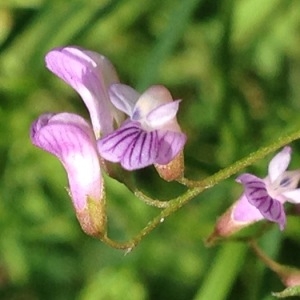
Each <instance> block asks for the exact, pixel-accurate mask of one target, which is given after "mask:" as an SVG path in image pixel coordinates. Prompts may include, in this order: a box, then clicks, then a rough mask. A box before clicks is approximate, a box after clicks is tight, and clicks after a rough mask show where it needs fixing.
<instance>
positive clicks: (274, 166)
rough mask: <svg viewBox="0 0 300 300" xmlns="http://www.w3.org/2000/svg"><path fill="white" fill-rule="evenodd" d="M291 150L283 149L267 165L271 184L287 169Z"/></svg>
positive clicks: (288, 148) (289, 148) (287, 147)
mask: <svg viewBox="0 0 300 300" xmlns="http://www.w3.org/2000/svg"><path fill="white" fill-rule="evenodd" d="M291 153H292V148H291V147H289V146H286V147H284V148H283V149H282V150H281V151H280V152H279V153H277V154H276V155H275V156H274V157H273V158H272V160H271V161H270V163H269V171H268V173H269V177H270V180H271V182H272V183H273V182H274V181H275V180H276V179H277V178H278V177H279V176H280V175H281V174H282V173H283V172H284V171H285V170H286V169H287V167H288V165H289V163H290V160H291Z"/></svg>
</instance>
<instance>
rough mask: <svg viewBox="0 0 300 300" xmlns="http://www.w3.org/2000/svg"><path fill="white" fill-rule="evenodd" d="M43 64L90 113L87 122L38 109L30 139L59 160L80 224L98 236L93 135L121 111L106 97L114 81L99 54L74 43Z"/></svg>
mask: <svg viewBox="0 0 300 300" xmlns="http://www.w3.org/2000/svg"><path fill="white" fill-rule="evenodd" d="M45 60H46V66H47V68H48V69H49V70H50V71H52V72H53V73H54V74H56V75H57V76H58V77H60V78H61V79H63V80H64V81H65V82H66V83H68V84H69V85H70V86H71V87H73V88H74V89H75V90H76V91H77V92H78V93H79V94H80V96H81V97H82V99H83V101H84V103H85V105H86V106H87V109H88V111H89V113H90V117H91V122H92V126H90V124H89V123H88V122H87V121H85V120H84V119H83V118H82V117H80V116H78V115H76V114H71V113H59V114H43V115H41V116H40V117H39V118H38V119H37V120H36V121H35V122H34V123H33V124H32V126H31V133H30V136H31V141H32V143H33V144H34V145H35V146H37V147H39V148H41V149H43V150H45V151H47V152H50V153H51V154H54V155H55V156H56V157H58V158H59V160H60V161H61V162H62V164H63V166H64V168H65V170H66V172H67V175H68V180H69V194H70V196H71V198H72V201H73V206H74V209H75V211H76V215H77V218H78V220H79V222H80V225H81V227H82V229H83V230H84V231H85V232H86V233H88V234H90V235H96V236H99V235H100V234H103V233H104V231H105V224H106V218H105V214H104V209H105V203H104V202H105V201H104V198H105V194H104V186H103V179H102V175H101V170H100V161H99V154H98V150H97V144H96V139H97V138H99V137H100V136H101V135H103V136H105V135H107V134H109V133H110V132H112V131H113V129H114V121H115V122H116V123H117V124H120V123H121V121H122V120H123V115H124V114H123V113H122V112H120V111H118V110H117V109H116V108H115V107H114V106H113V105H112V104H111V102H110V100H109V96H108V87H109V85H110V84H112V83H115V82H119V80H118V76H117V74H116V71H115V69H114V67H113V66H112V64H111V63H110V61H109V60H108V59H106V58H105V57H104V56H102V55H100V54H97V53H95V52H92V51H87V50H84V49H80V48H78V47H63V48H55V49H53V50H51V51H50V52H49V53H47V55H46V57H45Z"/></svg>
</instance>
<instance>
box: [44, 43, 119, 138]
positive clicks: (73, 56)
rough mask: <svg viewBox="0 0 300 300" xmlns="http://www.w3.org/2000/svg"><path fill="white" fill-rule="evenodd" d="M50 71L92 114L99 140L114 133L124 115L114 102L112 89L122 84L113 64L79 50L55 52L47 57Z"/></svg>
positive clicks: (86, 51)
mask: <svg viewBox="0 0 300 300" xmlns="http://www.w3.org/2000/svg"><path fill="white" fill-rule="evenodd" d="M45 60H46V67H47V68H48V69H49V70H50V71H52V72H53V73H54V74H55V75H57V76H58V77H60V78H61V79H63V80H64V81H65V82H66V83H67V84H69V85H70V86H71V87H72V88H73V89H75V90H76V91H77V92H78V94H79V95H80V96H81V98H82V100H83V101H84V103H85V105H86V107H87V109H88V110H89V113H90V117H91V121H92V125H93V130H94V132H95V135H96V137H97V138H99V137H100V135H102V136H105V135H107V134H109V133H111V132H112V131H113V130H114V127H113V125H114V121H115V122H116V123H117V125H119V124H120V123H121V122H122V121H123V119H124V118H123V113H121V112H120V111H118V110H117V109H116V108H115V107H114V106H113V105H112V104H111V102H110V100H109V96H108V88H109V86H110V85H111V84H112V83H117V82H119V79H118V76H117V73H116V71H115V69H114V67H113V65H112V64H111V62H110V61H109V60H108V59H107V58H106V57H104V56H103V55H101V54H98V53H96V52H93V51H88V50H84V49H81V48H79V47H72V46H69V47H62V48H55V49H53V50H51V51H50V52H48V53H47V55H46V57H45Z"/></svg>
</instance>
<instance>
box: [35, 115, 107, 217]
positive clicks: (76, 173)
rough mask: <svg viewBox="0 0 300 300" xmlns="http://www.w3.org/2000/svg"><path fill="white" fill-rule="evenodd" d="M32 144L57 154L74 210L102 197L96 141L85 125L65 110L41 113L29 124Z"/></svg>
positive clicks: (83, 207) (78, 209) (83, 121)
mask: <svg viewBox="0 0 300 300" xmlns="http://www.w3.org/2000/svg"><path fill="white" fill-rule="evenodd" d="M30 136H31V141H32V143H33V144H34V145H35V146H37V147H39V148H41V149H43V150H45V151H47V152H49V153H51V154H53V155H55V156H57V157H58V159H59V160H60V161H61V162H62V164H63V166H64V168H65V170H66V172H67V174H68V179H69V186H70V194H71V197H72V200H73V205H74V207H75V209H76V211H77V212H78V211H82V210H83V209H85V208H86V204H87V199H88V198H89V199H92V200H94V201H100V200H101V199H102V192H103V182H102V176H101V172H100V164H99V159H98V153H97V149H96V141H95V138H94V135H93V132H92V130H91V128H90V126H89V124H88V123H87V122H86V121H85V120H84V119H83V118H81V117H80V116H77V115H75V114H69V113H61V114H56V115H53V114H44V115H41V116H40V117H39V118H38V119H37V120H36V121H35V122H34V123H33V124H32V127H31V133H30Z"/></svg>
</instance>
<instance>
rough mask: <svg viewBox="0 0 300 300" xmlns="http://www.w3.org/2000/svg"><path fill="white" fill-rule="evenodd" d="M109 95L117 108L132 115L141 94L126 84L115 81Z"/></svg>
mask: <svg viewBox="0 0 300 300" xmlns="http://www.w3.org/2000/svg"><path fill="white" fill-rule="evenodd" d="M109 97H110V100H111V102H112V103H113V105H114V106H115V107H116V108H117V109H119V110H121V111H123V112H124V113H125V114H127V115H128V116H130V117H131V116H132V114H133V108H134V106H135V103H136V101H137V100H138V98H139V97H140V94H139V93H138V92H137V91H136V90H134V89H133V88H132V87H130V86H128V85H126V84H121V83H115V84H112V85H111V86H110V88H109Z"/></svg>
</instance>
